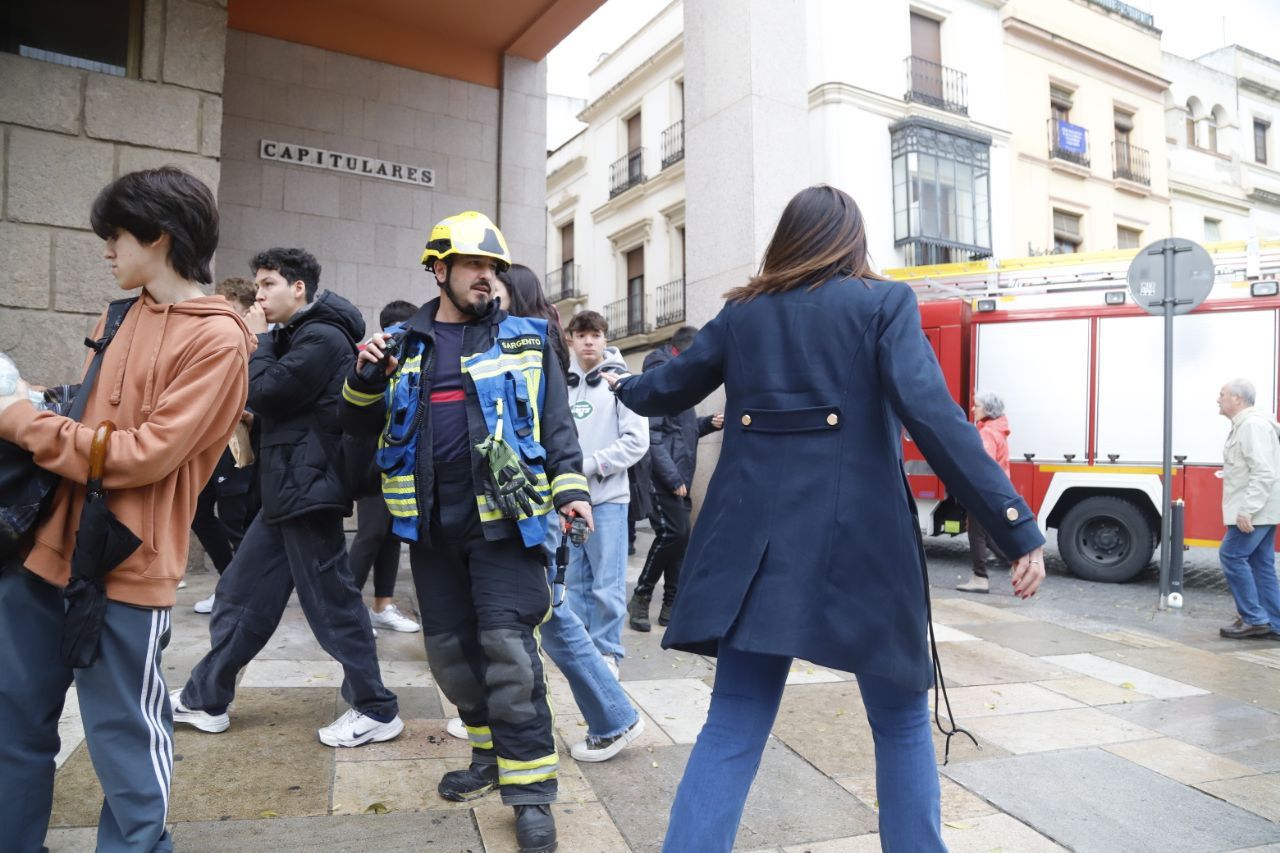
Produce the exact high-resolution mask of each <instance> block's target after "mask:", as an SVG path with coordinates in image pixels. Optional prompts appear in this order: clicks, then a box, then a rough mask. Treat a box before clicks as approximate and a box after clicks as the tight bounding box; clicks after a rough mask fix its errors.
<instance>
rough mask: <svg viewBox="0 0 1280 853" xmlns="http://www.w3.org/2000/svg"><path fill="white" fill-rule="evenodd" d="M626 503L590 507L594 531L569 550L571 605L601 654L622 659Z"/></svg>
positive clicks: (625, 575)
mask: <svg viewBox="0 0 1280 853" xmlns="http://www.w3.org/2000/svg"><path fill="white" fill-rule="evenodd" d="M627 509H628V506H627V504H624V503H621V504H618V503H603V504H595V505H593V506H592V507H591V514H592V516H593V517H594V518H595V523H596V529H595V532H594V533H592V534H591V535H590V536H588V537H587V541H586V544H584V545H583V546H582V547H580V548H579V547H576V546H575V547H573V548H571V549H570V550H569V574H568V584H567V587H566V589H567V591H568V593H569V606H570V607H572V608H573V612H574V613H576V614H578V618H579V619H581V620H582V624H583V626H584V627H585V628H586V629H587V633H588V634H590V635H591V641H592V642H593V643H595V644H596V648H597V649H599V650H600V654H602V655H613V656H614V657H617V658H621V657H623V656H624V655H625V654H626V652H625V651H624V650H623V648H622V617H623V616H624V615H625V614H626V612H627Z"/></svg>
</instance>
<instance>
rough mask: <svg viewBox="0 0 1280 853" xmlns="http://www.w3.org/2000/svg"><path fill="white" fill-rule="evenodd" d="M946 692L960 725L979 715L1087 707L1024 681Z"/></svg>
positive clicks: (952, 689)
mask: <svg viewBox="0 0 1280 853" xmlns="http://www.w3.org/2000/svg"><path fill="white" fill-rule="evenodd" d="M947 695H948V696H949V697H950V699H951V710H952V712H953V713H954V714H955V716H956V719H957V720H958V721H960V723H961V725H964V721H965V720H971V719H975V718H977V717H993V716H1000V715H1003V714H1025V713H1029V712H1032V711H1061V710H1064V709H1066V708H1081V707H1084V706H1083V705H1082V704H1081V703H1080V702H1077V701H1075V700H1074V699H1070V698H1068V697H1067V696H1064V695H1063V694H1061V693H1056V692H1054V691H1052V690H1047V689H1045V688H1044V687H1039V686H1037V685H1035V684H1025V683H1023V684H984V685H979V686H977V687H952V688H950V689H949V690H948V691H947Z"/></svg>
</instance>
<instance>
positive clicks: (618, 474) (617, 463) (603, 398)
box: [569, 347, 649, 504]
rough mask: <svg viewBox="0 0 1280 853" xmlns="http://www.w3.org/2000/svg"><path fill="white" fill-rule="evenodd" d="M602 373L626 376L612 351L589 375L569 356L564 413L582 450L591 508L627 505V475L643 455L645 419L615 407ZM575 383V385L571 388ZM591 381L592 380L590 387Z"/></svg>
mask: <svg viewBox="0 0 1280 853" xmlns="http://www.w3.org/2000/svg"><path fill="white" fill-rule="evenodd" d="M602 370H616V371H617V372H619V373H628V372H630V371H629V370H628V369H627V363H626V362H625V361H623V360H622V354H621V353H619V352H618V349H617V347H605V350H604V360H603V361H601V362H600V363H599V364H598V365H596V366H595V367H594V368H593V369H592V370H591V371H590V373H587V372H586V371H584V370H583V369H582V365H580V364H578V356H577V354H576V353H574V352H572V350H571V351H570V354H569V412H570V413H571V414H572V415H573V424H574V426H575V427H577V428H578V444H580V445H581V446H582V472H583V473H584V474H586V476H587V483H588V484H589V485H590V486H591V503H593V504H603V503H630V501H631V487H630V486H629V485H628V483H627V469H628V468H630V467H631V466H632V465H634V464H636V463H637V462H639V461H640V458H641V457H642V456H644V454H645V452H646V451H648V449H649V419H648V418H644V417H641V416H640V415H637V414H636V413H635V412H633V411H631V410H630V409H628V408H627V407H626V406H624V405H622V403H620V402H619V401H618V398H617V397H615V396H614V394H613V392H612V391H610V390H609V384H608V383H607V382H605V381H604V379H603V378H602V377H601V376H600V373H601V371H602ZM575 379H576V383H575ZM591 380H597V381H596V382H595V384H594V385H593V384H592V381H591Z"/></svg>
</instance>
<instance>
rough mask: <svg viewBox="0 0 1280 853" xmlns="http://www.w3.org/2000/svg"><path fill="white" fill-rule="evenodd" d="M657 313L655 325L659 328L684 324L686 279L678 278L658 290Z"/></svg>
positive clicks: (655, 313)
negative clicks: (673, 324)
mask: <svg viewBox="0 0 1280 853" xmlns="http://www.w3.org/2000/svg"><path fill="white" fill-rule="evenodd" d="M656 301H657V303H658V305H657V311H655V312H654V315H655V316H654V320H653V325H654V326H655V327H657V328H659V329H660V328H662V327H663V326H670V325H671V324H672V323H683V322H684V279H683V278H677V279H675V280H674V281H669V282H667V283H666V284H664V285H662V286H661V287H659V288H658V293H657V300H656Z"/></svg>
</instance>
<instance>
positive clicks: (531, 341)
mask: <svg viewBox="0 0 1280 853" xmlns="http://www.w3.org/2000/svg"><path fill="white" fill-rule="evenodd" d="M498 346H500V347H502V351H503V352H511V353H516V352H527V351H529V350H537V351H541V350H542V338H540V337H538V336H537V335H525V336H524V337H522V338H508V339H507V340H502V341H498Z"/></svg>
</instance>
